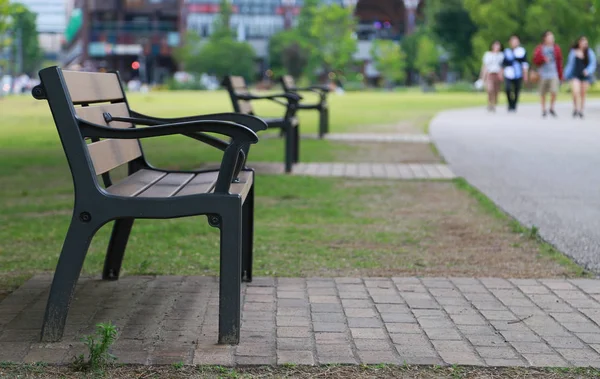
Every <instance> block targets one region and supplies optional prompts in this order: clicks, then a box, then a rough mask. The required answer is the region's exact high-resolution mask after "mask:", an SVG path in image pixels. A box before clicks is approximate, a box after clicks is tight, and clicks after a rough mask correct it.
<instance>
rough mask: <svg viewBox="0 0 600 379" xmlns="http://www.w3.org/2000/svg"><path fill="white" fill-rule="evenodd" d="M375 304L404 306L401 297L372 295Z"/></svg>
mask: <svg viewBox="0 0 600 379" xmlns="http://www.w3.org/2000/svg"><path fill="white" fill-rule="evenodd" d="M371 298H372V299H373V302H374V303H375V304H403V303H404V300H402V298H401V297H400V295H371Z"/></svg>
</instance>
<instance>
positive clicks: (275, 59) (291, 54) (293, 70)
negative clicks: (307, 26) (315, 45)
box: [269, 30, 310, 79]
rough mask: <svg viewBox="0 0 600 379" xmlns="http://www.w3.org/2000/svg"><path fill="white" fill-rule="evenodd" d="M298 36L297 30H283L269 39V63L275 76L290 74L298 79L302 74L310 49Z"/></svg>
mask: <svg viewBox="0 0 600 379" xmlns="http://www.w3.org/2000/svg"><path fill="white" fill-rule="evenodd" d="M298 34H299V33H298V30H284V31H282V32H279V33H277V34H275V35H273V37H271V39H270V41H269V62H270V66H271V70H272V71H273V74H274V75H275V76H282V75H286V74H290V75H292V76H293V77H294V78H296V79H298V78H300V76H302V74H303V73H304V70H305V69H306V67H307V65H308V60H309V56H310V49H309V48H308V47H307V45H306V44H305V43H303V40H302V39H301V38H300V37H299V35H298Z"/></svg>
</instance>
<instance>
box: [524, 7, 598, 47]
mask: <svg viewBox="0 0 600 379" xmlns="http://www.w3.org/2000/svg"><path fill="white" fill-rule="evenodd" d="M596 12H597V10H596V9H595V8H594V7H593V4H592V3H590V1H589V0H535V1H534V2H533V3H532V4H531V5H530V6H529V8H528V9H527V14H526V20H527V22H526V27H525V31H526V33H527V36H528V37H530V38H529V39H530V40H531V44H532V45H533V44H536V43H539V41H540V40H541V36H542V33H543V32H544V31H545V30H546V29H550V30H552V32H553V33H554V35H555V38H556V42H557V43H558V44H559V45H560V46H561V47H562V48H563V51H568V49H569V48H570V46H571V45H572V44H573V42H575V40H576V39H577V38H579V36H581V35H585V36H587V37H588V38H589V39H590V41H591V42H593V41H596V39H597V37H598V22H597V16H598V14H597V13H596ZM548 25H551V26H550V27H548ZM575 25H576V27H574V26H575Z"/></svg>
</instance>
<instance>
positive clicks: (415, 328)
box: [385, 322, 423, 334]
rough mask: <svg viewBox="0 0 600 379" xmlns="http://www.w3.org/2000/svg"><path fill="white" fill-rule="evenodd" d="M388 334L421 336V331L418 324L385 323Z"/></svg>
mask: <svg viewBox="0 0 600 379" xmlns="http://www.w3.org/2000/svg"><path fill="white" fill-rule="evenodd" d="M385 327H386V329H387V331H388V333H404V334H421V333H422V332H423V331H422V330H421V327H420V326H419V324H409V323H396V322H393V323H386V324H385Z"/></svg>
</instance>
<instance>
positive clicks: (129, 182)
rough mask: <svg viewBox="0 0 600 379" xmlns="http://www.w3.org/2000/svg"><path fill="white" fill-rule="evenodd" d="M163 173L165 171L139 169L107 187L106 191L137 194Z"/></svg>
mask: <svg viewBox="0 0 600 379" xmlns="http://www.w3.org/2000/svg"><path fill="white" fill-rule="evenodd" d="M165 175H167V174H166V173H165V172H160V171H153V170H140V171H137V172H135V173H134V174H133V175H130V176H128V177H126V178H123V180H121V181H120V182H118V183H115V184H113V185H112V186H110V187H108V188H107V189H106V191H107V192H109V193H111V194H113V195H118V196H137V195H139V194H140V193H141V192H142V191H144V190H146V189H147V188H148V187H150V186H151V185H152V184H154V183H156V182H157V181H158V180H159V179H161V178H162V177H163V176H165Z"/></svg>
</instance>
